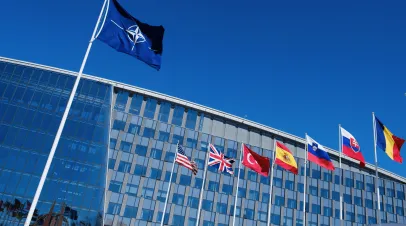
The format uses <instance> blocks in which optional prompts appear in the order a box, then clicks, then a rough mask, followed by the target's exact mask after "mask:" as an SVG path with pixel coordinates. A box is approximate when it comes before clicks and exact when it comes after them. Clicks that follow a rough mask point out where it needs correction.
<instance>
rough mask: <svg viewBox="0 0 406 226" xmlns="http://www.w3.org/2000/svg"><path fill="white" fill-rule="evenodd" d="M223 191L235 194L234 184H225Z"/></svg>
mask: <svg viewBox="0 0 406 226" xmlns="http://www.w3.org/2000/svg"><path fill="white" fill-rule="evenodd" d="M223 193H224V194H227V195H232V194H233V186H232V185H228V184H223Z"/></svg>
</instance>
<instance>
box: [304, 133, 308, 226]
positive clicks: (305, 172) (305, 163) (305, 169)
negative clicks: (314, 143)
mask: <svg viewBox="0 0 406 226" xmlns="http://www.w3.org/2000/svg"><path fill="white" fill-rule="evenodd" d="M305 135H306V145H305V152H306V154H305V162H304V165H305V166H304V182H303V184H304V189H303V225H306V176H307V154H308V153H307V146H308V144H307V133H305Z"/></svg>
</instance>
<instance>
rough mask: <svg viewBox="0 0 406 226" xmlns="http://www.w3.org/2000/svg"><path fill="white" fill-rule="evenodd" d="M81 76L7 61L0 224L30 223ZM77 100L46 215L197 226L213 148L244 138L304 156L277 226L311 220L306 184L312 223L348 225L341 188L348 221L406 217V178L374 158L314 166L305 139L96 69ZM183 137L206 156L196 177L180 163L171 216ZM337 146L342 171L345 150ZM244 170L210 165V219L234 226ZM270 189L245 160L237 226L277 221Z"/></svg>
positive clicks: (265, 150)
mask: <svg viewBox="0 0 406 226" xmlns="http://www.w3.org/2000/svg"><path fill="white" fill-rule="evenodd" d="M74 75H75V73H73V72H69V71H63V70H60V69H56V68H50V67H44V66H41V65H34V64H30V63H26V62H20V61H16V60H10V59H4V58H0V201H1V202H2V205H1V208H0V210H1V209H2V210H1V211H0V224H1V223H2V222H6V225H12V224H15V225H17V224H18V223H23V221H24V214H25V212H26V211H25V209H26V207H27V203H28V202H30V201H31V200H32V198H33V196H34V193H35V189H36V186H37V185H38V181H39V177H40V175H41V172H42V170H43V167H44V165H45V161H46V158H47V154H48V153H49V150H50V147H51V145H52V141H53V138H54V136H55V133H56V130H57V127H58V125H59V122H60V119H61V115H62V113H63V110H64V108H65V105H66V101H67V98H68V95H69V92H70V90H71V88H72V86H73V80H74ZM43 77H44V78H43ZM72 106H73V107H72V110H71V112H70V115H69V120H68V123H67V125H66V127H65V129H64V131H63V134H62V138H63V139H61V142H60V144H59V146H58V149H57V151H56V155H55V159H54V161H53V164H52V167H51V170H50V173H49V175H48V178H47V181H46V183H45V187H44V190H43V193H42V194H41V197H40V202H39V205H38V206H37V209H38V211H37V213H38V214H37V216H36V218H37V219H38V221H41V217H42V218H44V216H47V215H46V214H49V212H55V213H59V212H61V211H65V213H64V214H63V215H64V220H65V219H66V221H67V222H68V223H69V222H71V223H72V224H71V225H79V223H80V222H83V224H85V225H102V224H103V223H104V225H121V226H127V225H128V226H129V225H160V221H161V218H162V215H163V214H165V224H166V225H193V226H195V225H196V220H197V214H198V206H199V196H200V191H201V187H202V184H203V173H204V172H203V169H204V164H205V160H206V159H205V158H206V156H207V147H208V144H209V143H212V144H213V145H214V146H215V147H216V148H217V149H218V150H219V151H221V152H223V153H225V155H227V156H229V157H233V158H236V159H237V160H239V159H240V155H241V153H240V148H241V144H242V143H245V144H248V145H249V146H250V147H251V148H252V149H253V150H254V151H255V152H257V153H259V154H261V155H265V156H269V157H271V156H272V152H273V150H272V149H273V141H274V139H277V140H279V141H282V142H284V144H285V145H286V146H287V147H288V148H289V149H290V150H291V151H292V152H293V154H294V156H295V157H296V158H297V159H296V161H297V162H298V166H299V174H298V175H294V174H292V173H290V172H288V171H285V170H282V169H280V168H278V167H277V168H276V170H275V172H274V173H275V174H274V181H273V186H274V187H273V194H272V205H273V207H272V213H271V222H272V224H273V225H289V226H290V225H296V226H302V225H305V224H304V222H303V192H304V190H305V189H304V180H305V179H306V186H307V187H306V221H307V225H321V226H324V225H340V191H341V192H342V200H343V204H342V205H343V210H342V216H343V219H344V220H343V225H367V224H374V223H377V221H378V219H381V221H382V222H388V223H390V222H396V223H406V218H405V216H404V215H405V204H406V203H405V201H406V200H405V184H406V179H405V178H402V177H399V176H396V175H393V174H392V173H390V172H387V171H385V170H382V169H381V170H380V173H379V176H380V178H379V180H376V179H375V171H374V167H373V166H372V165H370V164H367V166H366V167H365V168H359V165H358V164H357V163H355V162H353V161H352V160H349V159H347V158H343V159H342V168H341V169H340V168H338V167H337V168H336V170H335V171H333V172H332V171H328V170H325V169H323V168H320V167H319V166H318V165H315V164H313V163H308V164H307V169H305V168H304V155H305V150H304V142H305V141H304V139H303V138H299V137H295V136H293V135H290V134H288V133H285V132H282V131H278V130H275V129H272V128H270V127H267V126H264V125H260V124H258V123H255V122H251V121H247V120H245V119H242V118H238V117H236V116H233V115H229V114H227V113H224V112H220V111H217V110H214V109H210V108H207V107H204V106H201V105H197V104H194V103H191V102H188V101H184V100H180V99H177V98H174V97H170V96H167V95H164V94H160V93H156V92H153V91H148V90H144V89H141V88H138V87H133V86H130V85H126V84H120V83H117V82H112V81H108V80H104V79H101V78H97V77H92V76H85V79H84V80H82V82H81V83H80V87H79V89H78V94H77V95H76V98H75V101H74V104H73V105H72ZM178 142H179V143H180V144H182V145H183V146H184V150H185V153H186V155H188V156H189V157H190V158H191V159H193V160H194V161H195V162H196V163H197V165H198V168H199V172H198V174H197V175H196V176H194V175H193V174H192V173H191V171H189V170H188V169H186V168H185V167H182V166H179V165H175V168H174V174H173V179H172V185H171V191H170V194H169V197H168V206H167V209H166V213H163V212H162V211H163V206H164V202H165V198H166V193H167V189H168V183H169V177H170V171H171V167H172V163H173V160H174V156H175V151H176V144H177V143H178ZM330 152H331V154H330V157H331V158H332V159H333V161H334V163H335V165H336V166H338V153H337V152H335V151H334V150H330ZM305 170H307V177H306V178H304V176H303V175H304V172H305ZM234 172H235V173H234V175H228V174H224V173H223V174H221V173H219V172H218V170H217V169H215V168H210V167H209V168H208V171H207V176H206V181H205V187H204V193H203V200H202V211H201V217H200V222H199V225H203V226H224V225H231V223H232V216H233V213H234V197H235V195H236V185H237V175H238V173H237V172H238V161H236V163H234ZM341 174H342V177H340V175H341ZM376 185H377V186H378V187H379V194H380V198H381V203H380V208H381V211H378V206H377V204H378V202H377V196H376V192H377V190H376V188H375V186H376ZM269 186H270V178H269V177H263V176H261V175H258V174H257V173H255V172H253V171H251V170H249V169H247V168H244V167H243V166H242V167H241V169H240V182H239V189H238V194H237V195H238V197H239V198H238V203H237V208H236V216H237V219H236V225H266V222H267V215H268V203H269V198H270V194H269V188H270V187H269ZM16 200H18V201H19V202H20V203H21V204H20V205H19V206H20V209H16V208H14V209H13V208H9V207H10V206H16V204H15V202H16ZM54 202H55V206H54V209H53V210H52V206H53V203H54ZM6 203H8V206H9V207H7V208H6V207H5V204H6ZM17 204H18V203H17ZM17 206H18V205H17ZM62 207H65V208H62ZM67 207H69V208H67ZM72 213H75V214H76V217H75V214H72ZM21 219H23V220H22V221H21ZM73 223H75V224H73Z"/></svg>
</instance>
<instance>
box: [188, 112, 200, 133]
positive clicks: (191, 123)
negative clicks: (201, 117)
mask: <svg viewBox="0 0 406 226" xmlns="http://www.w3.org/2000/svg"><path fill="white" fill-rule="evenodd" d="M196 120H197V112H196V111H195V110H189V111H188V113H187V117H186V128H189V129H193V130H194V129H195V127H196Z"/></svg>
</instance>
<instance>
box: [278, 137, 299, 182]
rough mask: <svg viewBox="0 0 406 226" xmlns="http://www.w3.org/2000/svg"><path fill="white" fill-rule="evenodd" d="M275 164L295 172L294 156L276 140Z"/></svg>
mask: <svg viewBox="0 0 406 226" xmlns="http://www.w3.org/2000/svg"><path fill="white" fill-rule="evenodd" d="M275 164H277V165H279V166H280V167H282V168H284V169H286V170H288V171H290V172H292V173H294V174H297V163H296V161H295V158H294V157H293V155H292V153H291V152H290V151H289V149H288V148H287V147H286V146H285V145H283V144H281V143H279V142H278V141H276V155H275Z"/></svg>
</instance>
